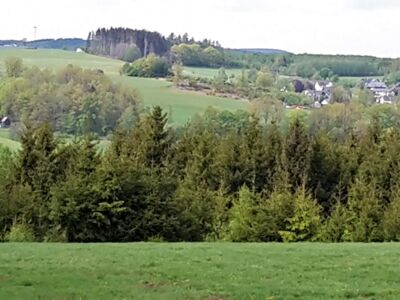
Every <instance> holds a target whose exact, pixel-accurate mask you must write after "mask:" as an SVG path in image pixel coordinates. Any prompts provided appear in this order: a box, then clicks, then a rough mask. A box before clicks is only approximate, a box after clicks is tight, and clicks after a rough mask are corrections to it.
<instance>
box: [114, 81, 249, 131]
mask: <svg viewBox="0 0 400 300" xmlns="http://www.w3.org/2000/svg"><path fill="white" fill-rule="evenodd" d="M115 80H118V81H120V82H122V83H125V84H132V85H133V86H135V87H140V88H138V90H139V93H140V94H141V96H142V98H143V99H146V100H145V104H146V105H148V106H154V105H160V106H161V107H163V108H164V109H165V110H166V111H167V112H171V113H172V120H171V121H172V123H175V124H183V123H185V122H186V121H188V119H189V118H188V116H193V115H195V114H197V113H203V112H204V111H205V110H206V109H207V107H210V106H212V107H215V108H217V109H220V110H231V111H235V110H240V109H247V106H248V103H247V102H246V101H242V100H232V99H226V98H221V97H214V96H205V95H204V94H201V93H197V92H191V91H182V90H178V89H176V88H174V87H173V86H172V83H170V82H168V81H165V80H156V79H146V78H132V77H121V76H118V77H117V78H115Z"/></svg>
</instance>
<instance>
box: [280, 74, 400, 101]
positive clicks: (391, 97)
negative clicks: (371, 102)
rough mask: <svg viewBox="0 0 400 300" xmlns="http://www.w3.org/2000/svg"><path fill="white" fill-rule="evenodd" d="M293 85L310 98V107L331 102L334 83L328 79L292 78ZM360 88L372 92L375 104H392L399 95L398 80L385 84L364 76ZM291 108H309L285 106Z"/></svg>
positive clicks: (399, 84) (399, 83) (297, 91)
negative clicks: (304, 79) (307, 79)
mask: <svg viewBox="0 0 400 300" xmlns="http://www.w3.org/2000/svg"><path fill="white" fill-rule="evenodd" d="M293 86H294V88H295V91H296V93H302V94H303V95H305V96H307V97H309V98H311V99H312V101H313V104H312V105H311V107H312V108H321V107H323V106H326V105H328V104H331V103H332V95H333V90H334V88H335V83H334V82H332V81H329V80H325V81H323V80H317V81H307V82H304V81H302V80H299V79H295V80H293ZM360 86H361V88H362V89H364V90H366V91H369V92H371V93H372V95H373V96H374V99H375V103H377V104H393V103H394V102H395V98H396V97H397V96H399V95H400V82H398V83H397V84H395V85H391V86H389V85H387V84H386V83H385V82H384V81H382V80H381V79H377V78H364V79H362V80H361V85H360ZM286 107H287V108H289V109H293V108H310V107H298V106H295V107H293V106H290V105H287V106H286Z"/></svg>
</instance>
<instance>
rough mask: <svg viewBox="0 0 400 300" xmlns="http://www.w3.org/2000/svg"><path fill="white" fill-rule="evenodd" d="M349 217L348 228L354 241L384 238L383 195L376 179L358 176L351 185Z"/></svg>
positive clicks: (373, 240) (375, 240)
mask: <svg viewBox="0 0 400 300" xmlns="http://www.w3.org/2000/svg"><path fill="white" fill-rule="evenodd" d="M348 212H349V218H348V222H347V224H346V229H347V231H348V233H349V239H350V240H351V241H353V242H377V241H382V240H383V232H382V226H381V225H382V224H381V221H382V216H383V206H382V203H381V195H380V194H379V191H378V189H377V187H376V183H375V182H374V181H367V180H365V178H363V177H360V176H358V177H357V178H356V180H355V182H354V183H353V185H352V186H351V189H350V193H349V198H348Z"/></svg>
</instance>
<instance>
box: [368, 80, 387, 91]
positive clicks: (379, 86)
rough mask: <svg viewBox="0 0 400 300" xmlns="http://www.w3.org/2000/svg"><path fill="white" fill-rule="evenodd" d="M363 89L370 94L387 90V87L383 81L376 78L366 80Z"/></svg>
mask: <svg viewBox="0 0 400 300" xmlns="http://www.w3.org/2000/svg"><path fill="white" fill-rule="evenodd" d="M364 87H365V88H366V89H368V90H370V91H372V92H381V91H386V90H388V86H387V85H386V83H384V82H383V81H380V80H379V79H376V78H371V79H367V80H366V81H365V83H364Z"/></svg>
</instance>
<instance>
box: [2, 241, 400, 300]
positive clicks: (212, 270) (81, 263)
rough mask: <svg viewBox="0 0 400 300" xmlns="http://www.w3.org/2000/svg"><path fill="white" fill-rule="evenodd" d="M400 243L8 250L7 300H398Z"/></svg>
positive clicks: (20, 246)
mask: <svg viewBox="0 0 400 300" xmlns="http://www.w3.org/2000/svg"><path fill="white" fill-rule="evenodd" d="M399 259H400V251H399V246H398V245H397V244H368V245H367V244H231V243H226V244H225V243H221V244H218V243H217V244H207V243H203V244H157V243H156V244H154V243H149V244H147V243H139V244H87V245H78V244H2V245H0V299H208V300H223V299H225V300H226V299H260V300H265V299H399V297H400V277H399V274H400V266H399V264H398V263H397V262H398V261H399Z"/></svg>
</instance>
